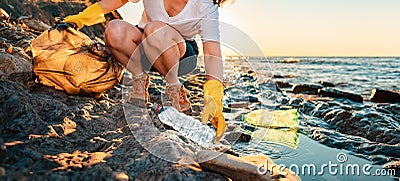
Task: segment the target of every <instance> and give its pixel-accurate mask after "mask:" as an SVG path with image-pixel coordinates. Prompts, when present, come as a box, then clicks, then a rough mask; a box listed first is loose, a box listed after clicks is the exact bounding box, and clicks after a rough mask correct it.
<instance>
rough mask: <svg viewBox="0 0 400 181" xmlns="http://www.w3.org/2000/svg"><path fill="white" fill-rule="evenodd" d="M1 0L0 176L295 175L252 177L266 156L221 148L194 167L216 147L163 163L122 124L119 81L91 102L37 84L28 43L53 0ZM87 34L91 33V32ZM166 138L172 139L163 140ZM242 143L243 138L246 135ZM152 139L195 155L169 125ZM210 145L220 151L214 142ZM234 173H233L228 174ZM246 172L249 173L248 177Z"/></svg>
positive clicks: (157, 79) (156, 86)
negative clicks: (24, 0) (183, 159)
mask: <svg viewBox="0 0 400 181" xmlns="http://www.w3.org/2000/svg"><path fill="white" fill-rule="evenodd" d="M4 3H6V4H7V7H5V8H4V9H1V17H0V20H1V21H0V46H1V47H0V95H1V96H0V105H1V106H0V107H1V111H0V146H1V147H0V148H1V149H0V179H7V180H26V179H29V180H95V179H99V180H104V179H107V180H135V179H139V180H229V179H234V180H243V179H245V178H247V176H251V177H252V178H254V179H257V180H260V179H261V180H282V179H283V180H285V179H286V180H288V179H289V180H293V179H294V180H296V179H297V178H296V177H294V176H292V175H290V174H289V175H286V176H285V175H280V174H277V173H276V174H274V175H272V176H271V175H262V174H257V170H256V169H257V165H256V164H260V163H263V162H264V160H268V161H270V160H269V159H268V157H257V159H255V157H243V158H241V157H237V156H238V155H239V154H237V153H236V152H234V151H228V152H226V153H229V154H230V155H231V156H227V154H226V153H224V154H223V155H225V156H223V157H221V158H219V159H217V160H214V161H212V162H210V161H208V162H207V161H205V162H200V164H198V163H197V162H196V159H204V158H208V157H210V155H211V156H213V155H215V154H220V152H216V151H210V152H201V154H198V155H197V156H195V157H193V158H191V159H193V160H194V162H193V163H191V164H181V163H174V162H169V161H168V160H164V159H163V158H160V157H157V156H156V155H154V154H153V153H151V152H149V151H148V150H146V148H145V147H143V145H142V144H143V143H139V142H138V141H137V139H136V138H135V136H134V135H133V134H132V132H131V129H132V127H130V126H132V125H128V123H127V121H126V118H125V116H126V115H125V113H124V102H123V100H122V91H121V89H122V86H123V85H121V84H118V85H116V86H115V87H114V88H112V89H111V90H109V91H107V92H106V93H104V94H103V95H102V96H101V97H100V98H98V99H95V98H91V97H85V96H77V95H68V94H66V93H64V92H61V91H57V90H54V89H52V88H49V87H46V86H43V85H40V84H38V83H37V82H36V81H35V76H34V75H33V74H32V61H33V58H32V55H31V51H30V43H31V41H32V40H33V39H34V38H36V37H37V36H38V35H39V34H40V33H41V32H42V31H44V30H47V29H49V28H50V25H49V24H51V23H49V22H43V21H40V20H38V19H37V18H40V17H42V16H43V14H41V13H43V11H42V10H43V6H44V7H48V6H49V7H48V8H44V9H45V10H46V9H47V10H54V9H52V8H50V7H53V6H55V4H54V3H53V5H52V6H50V5H51V4H52V3H51V2H47V1H43V2H40V3H37V4H29V3H28V4H29V7H30V8H31V9H30V10H29V9H28V10H27V11H19V9H17V8H19V7H20V6H21V3H22V2H19V3H18V2H16V3H15V4H12V3H10V2H4ZM49 4H50V5H49ZM77 4H80V5H79V6H78V8H75V6H72V5H74V4H73V3H69V4H68V3H66V4H63V3H61V5H60V6H57V7H58V8H57V9H58V10H62V9H71V8H72V9H74V10H77V9H79V10H80V9H82V3H77ZM57 5H58V4H57ZM64 5H66V6H67V7H69V8H65V6H64ZM40 7H42V8H40ZM60 7H64V8H60ZM5 9H6V10H9V11H10V12H11V13H10V12H7V11H6V10H5ZM10 9H11V10H10ZM39 9H42V10H39ZM57 9H56V10H57ZM17 10H18V11H17ZM31 10H32V11H31ZM18 13H28V16H22V15H21V16H20V17H19V18H15V17H14V16H16V14H18ZM29 13H32V14H29ZM36 13H38V14H36ZM64 13H68V12H64ZM44 15H48V14H46V13H44ZM50 22H51V21H50ZM103 30H104V29H103ZM86 31H89V32H90V29H89V30H86ZM96 31H101V29H100V30H96ZM96 31H95V32H96ZM92 35H93V34H92ZM201 79H202V78H201V77H197V78H196V79H193V80H194V82H192V83H191V84H193V85H188V86H189V87H191V88H193V96H192V98H191V99H192V100H193V101H196V100H197V101H199V99H200V97H201V95H202V93H201V91H200V90H198V89H196V88H195V86H194V84H199V83H200V81H201ZM203 81H204V80H203ZM161 82H162V78H161V76H160V75H157V74H153V75H152V84H151V86H150V92H151V95H152V101H153V102H157V101H159V95H160V93H161V92H162V91H163V88H162V87H163V86H161ZM197 87H198V86H197ZM195 89H196V90H195ZM199 114H200V106H199V105H194V106H193V112H192V115H193V116H199ZM140 129H143V130H146V129H147V128H146V127H140ZM233 130H234V128H231V129H230V131H233ZM231 133H232V134H231V137H232V140H235V139H237V138H238V137H241V133H240V132H235V133H233V132H231ZM145 134H147V133H145ZM242 137H243V136H242ZM166 140H174V141H175V142H174V144H172V145H169V143H170V142H167V141H166ZM241 140H243V141H249V137H246V138H243V139H241ZM151 141H152V143H156V144H158V145H159V146H158V148H156V149H159V151H160V152H166V153H167V154H168V155H169V156H171V157H174V158H181V156H182V155H195V153H197V152H198V151H199V150H201V148H200V147H199V146H197V145H195V144H194V143H192V142H191V141H190V140H188V139H186V138H184V137H182V136H179V134H178V133H177V132H176V131H172V130H166V129H164V130H162V131H161V134H159V135H158V136H156V137H154V138H152V140H151ZM184 145H187V146H188V147H185V146H184ZM214 150H217V151H218V147H216V148H214ZM222 150H223V148H221V149H220V150H219V151H222ZM195 151H196V152H195ZM234 155H236V156H234ZM229 163H235V164H238V165H232V164H229ZM232 171H233V172H235V173H234V174H232V175H230V174H229V173H230V172H232ZM250 172H251V175H248V174H250Z"/></svg>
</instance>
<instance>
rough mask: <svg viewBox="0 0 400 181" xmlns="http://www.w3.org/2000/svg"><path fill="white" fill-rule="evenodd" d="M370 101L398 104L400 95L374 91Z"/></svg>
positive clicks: (380, 90) (391, 92) (387, 91)
mask: <svg viewBox="0 0 400 181" xmlns="http://www.w3.org/2000/svg"><path fill="white" fill-rule="evenodd" d="M370 100H371V101H372V102H376V103H397V102H400V93H399V92H395V91H389V90H382V89H374V90H372V92H371V98H370Z"/></svg>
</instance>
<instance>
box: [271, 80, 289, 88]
mask: <svg viewBox="0 0 400 181" xmlns="http://www.w3.org/2000/svg"><path fill="white" fill-rule="evenodd" d="M275 82H276V85H277V86H278V87H279V88H289V87H292V86H293V85H292V84H290V83H289V82H282V81H275Z"/></svg>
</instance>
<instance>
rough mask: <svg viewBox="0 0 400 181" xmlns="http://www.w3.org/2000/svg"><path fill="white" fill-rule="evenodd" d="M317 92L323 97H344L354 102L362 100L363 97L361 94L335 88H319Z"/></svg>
mask: <svg viewBox="0 0 400 181" xmlns="http://www.w3.org/2000/svg"><path fill="white" fill-rule="evenodd" d="M318 94H319V95H321V96H324V97H333V98H345V99H349V100H351V101H354V102H363V98H362V96H361V95H358V94H354V93H350V92H344V91H341V90H337V89H332V88H328V89H320V90H318Z"/></svg>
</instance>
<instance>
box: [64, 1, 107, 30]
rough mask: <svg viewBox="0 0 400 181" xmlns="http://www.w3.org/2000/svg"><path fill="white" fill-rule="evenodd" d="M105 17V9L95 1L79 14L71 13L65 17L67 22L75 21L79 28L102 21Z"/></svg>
mask: <svg viewBox="0 0 400 181" xmlns="http://www.w3.org/2000/svg"><path fill="white" fill-rule="evenodd" d="M105 20H106V19H105V18H104V11H103V9H102V8H101V6H100V5H99V4H98V3H95V4H93V5H91V6H89V7H88V8H86V9H85V10H83V11H82V12H80V13H79V14H77V15H71V16H67V17H65V18H64V21H65V22H67V23H75V24H76V26H77V27H78V30H79V29H81V28H83V26H92V25H94V24H97V23H102V22H104V21H105Z"/></svg>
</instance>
